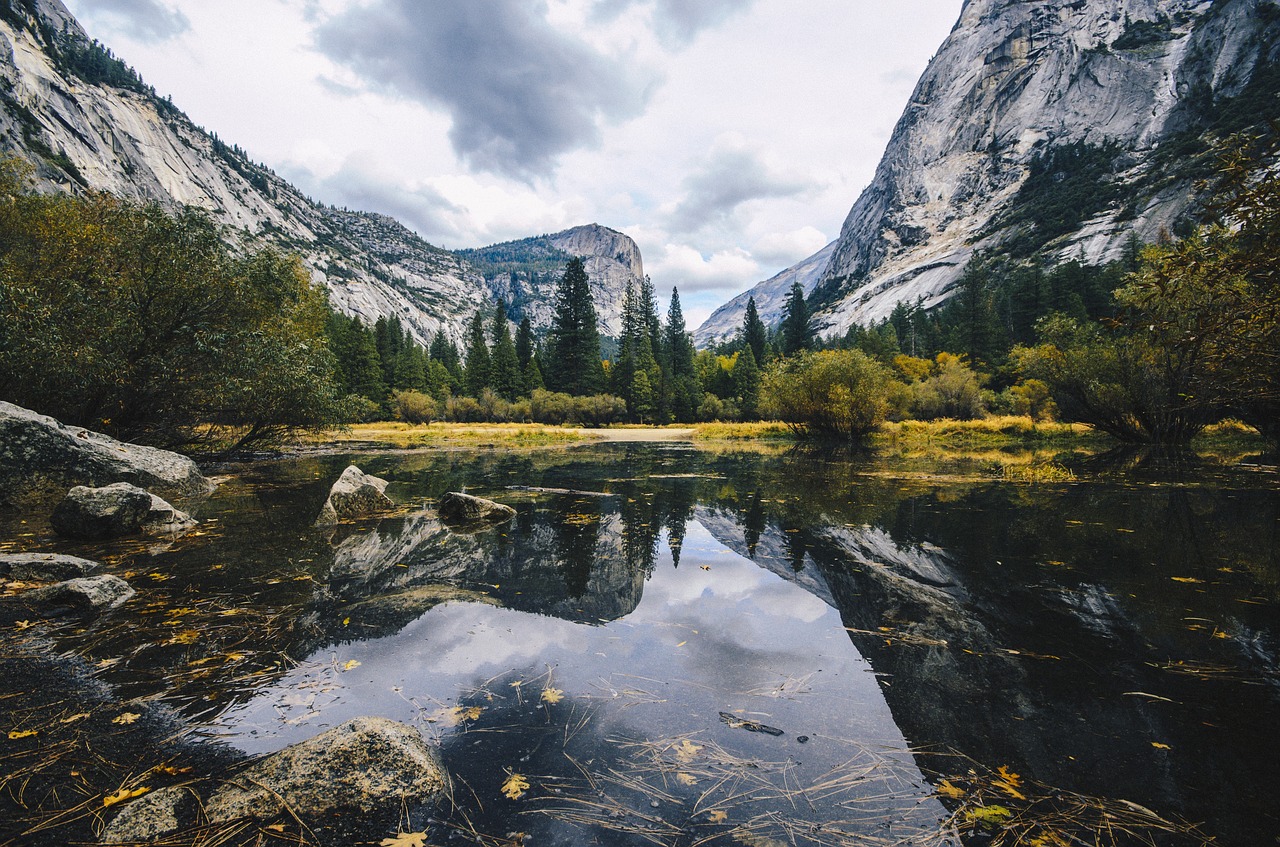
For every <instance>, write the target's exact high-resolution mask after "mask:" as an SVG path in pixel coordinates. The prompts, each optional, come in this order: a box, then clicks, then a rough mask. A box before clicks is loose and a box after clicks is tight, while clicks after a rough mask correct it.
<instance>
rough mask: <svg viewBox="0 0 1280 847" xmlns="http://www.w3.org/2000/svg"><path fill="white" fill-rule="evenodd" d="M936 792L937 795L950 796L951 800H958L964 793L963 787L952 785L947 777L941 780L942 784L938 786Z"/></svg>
mask: <svg viewBox="0 0 1280 847" xmlns="http://www.w3.org/2000/svg"><path fill="white" fill-rule="evenodd" d="M937 793H938V796H939V797H950V798H951V799H953V800H958V799H960V798H961V797H963V796H964V795H965V794H966V792H965V790H964V789H963V788H960V787H959V786H956V785H952V784H951V780H949V779H944V780H942V784H941V785H939V786H938V792H937Z"/></svg>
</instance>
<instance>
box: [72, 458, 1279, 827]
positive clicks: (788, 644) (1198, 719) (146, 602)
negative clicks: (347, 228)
mask: <svg viewBox="0 0 1280 847" xmlns="http://www.w3.org/2000/svg"><path fill="white" fill-rule="evenodd" d="M351 462H355V463H357V464H359V465H360V467H361V468H363V469H364V470H365V471H367V472H369V473H373V474H375V475H377V476H381V477H383V478H385V479H388V480H390V481H391V486H390V487H389V489H388V494H389V495H391V496H392V498H393V499H394V500H396V501H397V502H399V503H403V504H406V505H405V508H404V509H403V511H402V513H400V514H397V515H395V516H393V517H388V518H383V519H381V520H379V521H374V522H370V523H365V524H359V525H353V526H346V527H343V528H342V529H340V530H339V531H338V532H337V533H332V532H321V531H319V530H316V529H313V528H312V527H311V522H312V521H313V520H314V518H315V515H316V514H317V513H318V511H319V508H320V505H321V503H322V502H323V500H324V497H325V495H326V493H327V490H328V487H329V485H330V484H331V483H332V481H333V480H334V479H335V478H336V477H337V476H338V474H339V473H341V471H342V469H343V468H344V467H345V466H346V465H347V464H348V463H351ZM1273 470H1274V469H1273ZM450 490H465V491H467V492H468V493H472V494H477V495H480V496H484V497H490V498H492V499H496V500H499V501H501V502H504V503H508V504H510V505H512V506H514V507H515V508H516V509H517V516H516V518H515V519H514V520H512V521H510V522H508V523H506V524H503V525H500V526H498V527H495V528H490V529H486V530H481V531H475V532H458V531H454V530H451V529H449V528H448V527H445V526H443V525H442V524H441V523H440V522H439V521H438V520H437V519H436V517H435V513H434V512H433V511H431V509H430V508H429V507H430V504H431V502H432V500H433V499H434V498H435V497H438V496H439V495H440V494H442V493H444V492H445V491H450ZM197 514H198V516H199V517H200V518H201V519H202V520H203V521H204V523H203V524H202V528H201V530H200V533H199V534H193V535H191V536H189V537H187V538H184V539H182V540H179V541H178V542H176V543H174V544H173V545H172V546H164V545H161V546H157V547H151V548H127V547H119V548H113V549H109V550H106V551H97V553H98V555H97V556H96V557H97V558H106V559H107V560H108V562H109V563H110V565H111V567H112V568H113V569H114V570H115V571H116V572H120V573H123V574H125V575H127V576H128V577H129V578H130V581H131V582H132V583H133V584H134V585H135V587H136V588H138V591H139V594H138V597H137V598H135V599H134V600H133V601H131V603H130V604H129V606H127V607H126V608H125V609H124V610H123V611H122V612H121V613H119V614H120V617H121V620H122V621H123V622H127V625H121V626H117V627H114V628H112V627H110V626H108V627H105V628H102V629H97V630H93V631H91V632H90V633H87V634H80V635H78V636H67V638H68V646H69V648H70V649H78V650H82V651H84V652H85V653H86V654H87V655H89V657H90V658H91V659H99V660H102V659H105V660H106V661H108V662H113V664H112V665H111V667H110V670H109V671H108V672H106V673H105V674H104V678H105V679H108V681H111V682H113V683H114V684H116V685H117V686H119V687H120V689H121V691H122V692H124V693H125V694H127V695H129V696H148V697H154V696H158V697H161V698H164V699H165V700H166V701H167V702H169V703H171V704H172V705H173V706H174V708H175V709H177V710H178V711H179V712H180V713H182V714H183V715H184V716H185V717H186V719H187V720H188V721H190V722H191V723H192V724H193V725H194V726H196V727H197V730H198V732H199V733H200V734H201V735H203V736H205V737H207V738H209V739H210V740H214V741H217V742H219V743H224V744H229V745H232V746H234V747H236V748H238V749H240V750H242V751H245V752H248V753H265V752H270V751H273V750H276V749H279V748H281V747H283V746H286V745H288V744H291V743H294V742H297V741H301V740H304V739H306V738H309V737H311V736H313V735H315V734H316V733H318V732H320V731H323V730H324V729H326V728H328V727H331V726H335V725H337V724H339V723H341V722H343V721H345V720H347V719H349V718H352V717H355V716H359V715H382V716H386V717H390V718H393V719H396V720H400V721H405V722H408V723H411V724H413V725H415V726H417V727H418V728H419V729H421V730H422V732H423V733H424V734H425V735H427V736H429V737H431V738H434V739H436V740H437V741H438V742H439V743H440V744H441V745H442V750H443V755H444V759H445V762H446V765H447V766H448V767H449V770H450V772H451V773H452V774H453V777H454V782H455V790H454V796H453V800H452V803H451V804H450V805H449V808H446V809H438V810H435V811H434V812H432V811H430V810H417V811H414V810H406V814H407V815H408V818H407V819H406V820H405V821H404V822H403V823H405V824H408V825H412V826H414V827H420V828H423V829H425V830H427V832H428V834H429V836H430V838H431V841H430V843H466V842H475V841H478V840H482V839H487V840H484V843H500V842H501V840H502V839H507V841H506V842H504V843H511V840H512V839H516V838H517V834H519V836H520V837H522V838H523V839H524V841H525V842H527V843H529V844H566V845H568V844H593V843H599V844H672V845H676V844H680V845H698V844H715V843H721V844H746V845H749V847H758V846H759V845H767V847H774V845H779V844H822V845H844V844H898V843H914V844H942V843H945V842H946V841H947V839H948V838H954V836H955V834H956V832H957V831H958V832H959V833H960V835H961V836H962V837H963V839H964V840H965V841H968V842H971V843H985V842H987V841H988V840H990V839H991V838H992V837H993V836H996V835H999V834H1000V833H1001V832H1002V831H1004V832H1005V833H1006V838H1007V839H1009V840H1008V843H1012V838H1013V836H1012V834H1013V833H1016V834H1017V835H1018V837H1022V838H1024V843H1038V844H1048V845H1052V844H1059V843H1060V844H1067V843H1071V841H1070V839H1071V838H1072V837H1076V838H1082V839H1084V840H1085V841H1086V842H1087V843H1094V842H1095V840H1096V841H1098V842H1099V843H1130V842H1132V843H1143V842H1144V841H1145V842H1148V843H1155V844H1184V843H1185V844H1198V843H1204V841H1205V840H1206V839H1209V838H1215V839H1217V843H1219V844H1224V845H1231V844H1241V845H1245V844H1266V845H1271V844H1276V843H1277V839H1278V838H1280V810H1278V808H1277V800H1280V790H1277V789H1276V787H1275V780H1276V771H1277V766H1278V765H1280V733H1277V732H1276V730H1275V727H1276V726H1278V725H1280V668H1278V667H1277V656H1280V552H1278V549H1280V543H1278V542H1280V481H1278V480H1277V478H1276V475H1275V474H1274V472H1267V471H1266V469H1265V468H1261V467H1252V468H1250V467H1244V468H1241V469H1238V470H1231V471H1223V470H1207V469H1203V468H1197V467H1194V466H1192V467H1186V466H1177V467H1172V468H1171V467H1169V466H1167V465H1164V464H1156V465H1153V466H1142V465H1139V466H1136V467H1132V466H1131V467H1128V468H1126V469H1124V470H1120V471H1117V470H1111V469H1108V468H1105V467H1081V468H1080V469H1079V473H1078V481H1076V482H1074V483H1069V484H1055V485H1037V486H1025V485H1015V484H1010V483H1006V482H995V481H988V480H984V479H982V478H981V477H975V476H973V475H966V476H963V477H957V476H950V477H949V476H945V475H944V476H937V475H932V476H931V475H922V474H918V473H905V472H903V471H902V469H901V468H897V467H895V466H894V464H893V462H892V461H889V460H880V459H871V458H866V457H848V456H831V455H823V454H811V453H796V452H788V453H777V454H768V453H759V452H752V451H740V452H739V451H709V450H699V449H694V448H692V447H689V446H687V445H674V444H636V445H622V444H615V445H599V446H588V447H581V448H573V449H569V450H552V451H534V452H525V453H518V454H511V453H505V454H495V453H462V452H455V453H434V452H433V453H427V452H419V453H401V454H395V455H385V454H384V455H369V456H326V457H322V458H314V457H312V458H305V459H294V460H288V461H282V462H271V463H264V464H259V465H254V466H246V467H241V468H236V469H233V473H232V474H231V475H230V476H229V477H228V479H226V480H225V481H224V483H223V485H222V486H221V488H220V489H219V491H218V492H217V493H216V494H215V495H214V496H213V497H212V498H210V499H209V500H208V501H207V502H205V503H203V504H201V505H200V506H199V507H198V509H197ZM67 551H68V552H75V551H74V550H72V549H70V548H68V550H67ZM80 552H81V553H82V554H87V553H86V552H85V551H83V550H82V551H80ZM77 638H79V639H80V640H79V641H78V642H77V640H76V639H77ZM514 777H520V780H516V781H514V782H513V778H514ZM504 788H505V789H507V790H506V793H504ZM510 795H517V796H510ZM432 815H434V816H432ZM1002 827H1007V828H1008V829H1004V830H1002ZM394 832H395V829H394V828H392V829H391V830H389V831H379V832H377V833H370V834H369V835H370V841H371V843H377V841H378V839H379V838H381V837H383V836H385V835H387V834H389V833H390V834H394ZM494 839H496V840H494ZM1037 839H1039V840H1037ZM1055 839H1058V840H1055Z"/></svg>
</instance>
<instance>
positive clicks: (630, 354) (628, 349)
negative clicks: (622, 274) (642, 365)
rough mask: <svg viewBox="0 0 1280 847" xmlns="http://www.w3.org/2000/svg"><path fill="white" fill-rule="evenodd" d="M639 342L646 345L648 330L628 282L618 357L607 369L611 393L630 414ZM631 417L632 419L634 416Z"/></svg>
mask: <svg viewBox="0 0 1280 847" xmlns="http://www.w3.org/2000/svg"><path fill="white" fill-rule="evenodd" d="M640 340H643V341H644V342H645V343H646V344H647V343H648V340H649V333H648V328H647V326H645V325H644V324H643V322H642V319H641V316H640V300H639V298H638V297H637V296H636V288H635V286H634V285H633V284H631V283H630V282H628V283H627V291H626V293H625V294H624V295H623V296H622V333H621V335H619V337H618V355H617V357H616V359H615V361H614V362H613V367H611V368H610V369H609V380H610V382H611V383H612V388H613V393H614V394H616V395H617V396H619V397H621V398H622V400H623V402H625V403H626V404H627V411H628V412H632V405H633V403H632V397H631V383H632V381H633V380H634V379H635V376H636V345H637V344H638V342H639V341H640ZM632 417H633V419H634V414H633V415H632Z"/></svg>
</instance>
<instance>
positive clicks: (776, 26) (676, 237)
mask: <svg viewBox="0 0 1280 847" xmlns="http://www.w3.org/2000/svg"><path fill="white" fill-rule="evenodd" d="M65 2H66V4H67V6H68V7H69V8H70V9H71V11H72V12H73V13H75V15H76V16H77V17H78V18H79V19H80V21H81V23H83V24H84V25H85V27H86V28H87V29H88V30H89V32H90V34H91V35H92V36H94V37H96V38H98V39H100V40H102V41H103V42H105V43H106V44H107V45H108V46H110V47H111V48H112V49H113V50H114V51H115V53H116V54H117V55H119V56H120V57H121V58H123V59H124V60H125V61H127V62H129V63H130V64H131V65H133V66H134V67H135V68H137V69H138V71H139V72H140V73H141V74H142V76H143V78H144V79H145V80H146V81H147V82H148V83H150V84H151V85H153V86H155V88H156V90H157V91H158V92H159V93H160V94H162V95H164V94H168V95H171V96H172V97H173V100H174V102H175V104H176V105H178V106H179V107H180V108H181V109H183V110H184V111H186V112H187V114H188V115H190V116H191V118H192V119H193V120H195V121H196V123H198V124H200V125H201V126H203V127H205V128H206V129H208V130H211V131H213V132H216V133H217V134H218V135H219V137H221V138H222V139H223V140H224V141H227V142H228V143H235V144H239V145H240V146H241V147H243V148H244V149H246V150H247V151H248V152H249V154H250V156H252V157H253V158H254V159H255V160H258V161H261V162H264V163H266V164H267V165H269V166H270V167H272V168H273V169H275V170H276V171H277V172H278V173H280V174H281V175H282V176H284V177H286V178H287V179H289V180H291V181H293V182H294V183H295V184H297V185H298V186H299V187H300V188H301V189H302V190H304V191H305V192H307V193H308V194H310V195H311V196H312V197H314V198H315V199H317V200H321V201H323V202H327V203H331V204H335V205H341V206H349V207H351V208H358V209H366V210H370V211H378V212H385V213H388V214H391V215H395V216H396V217H398V218H400V219H401V220H402V221H403V222H404V223H406V224H407V225H408V226H410V227H412V228H413V229H415V230H417V231H418V232H419V233H420V234H421V235H423V236H424V237H425V238H426V239H427V240H429V241H431V242H432V243H435V244H439V245H441V246H444V247H449V248H461V247H476V246H481V245H484V244H491V243H494V242H498V241H505V240H510V239H515V238H523V237H526V236H529V235H537V234H541V233H550V232H556V231H559V230H562V229H566V228H568V227H571V226H576V225H578V224H583V223H591V222H596V223H601V224H604V225H606V226H610V227H613V228H614V229H618V230H621V231H623V232H625V233H627V234H628V235H630V236H631V237H633V238H634V239H635V240H636V241H637V242H638V243H639V245H640V249H641V252H642V254H643V256H644V260H645V270H646V272H648V273H649V275H650V276H651V277H652V278H653V281H654V284H655V286H656V287H657V288H658V290H659V291H669V290H670V288H671V287H672V286H677V287H679V289H680V293H681V300H682V301H683V304H684V306H685V314H686V317H687V318H688V319H689V323H690V325H691V327H692V326H696V325H697V324H698V323H700V322H701V320H702V319H703V318H705V317H706V316H707V315H708V314H709V313H710V312H711V310H712V309H713V308H715V306H717V305H719V304H720V303H722V302H724V301H725V300H727V299H728V298H729V297H731V296H733V295H734V294H736V293H737V292H739V291H741V290H743V289H745V288H747V287H749V286H750V285H752V284H754V283H756V282H758V281H760V280H761V279H765V278H767V277H769V276H772V275H773V274H774V273H776V272H777V271H779V270H782V269H783V268H785V267H787V266H789V265H791V264H794V263H795V262H796V261H798V260H800V259H803V258H805V257H806V256H808V255H810V254H812V253H814V252H816V251H817V250H818V249H820V248H821V247H822V246H823V245H825V244H826V243H827V242H828V241H830V240H832V239H834V238H835V237H836V236H837V235H838V234H839V231H840V224H841V223H842V222H843V220H844V216H845V215H846V214H847V213H848V211H849V207H850V206H851V205H852V204H853V201H854V200H855V199H857V196H858V193H859V192H860V191H861V190H862V188H863V187H864V186H865V185H866V184H867V182H868V181H869V180H870V178H871V175H872V172H873V171H874V169H875V165H876V163H877V162H878V161H879V158H880V154H881V152H882V151H883V149H884V145H885V143H886V142H887V141H888V138H889V134H890V133H891V132H892V130H893V125H894V123H895V122H896V121H897V119H898V116H899V115H900V114H901V112H902V109H903V107H904V106H905V105H906V102H907V99H908V97H909V96H910V93H911V89H912V87H913V86H914V84H915V81H916V79H917V78H918V77H919V75H920V73H921V72H922V71H923V70H924V67H925V64H926V63H927V62H928V60H929V58H930V56H932V55H933V53H934V51H935V50H936V49H937V47H938V46H939V45H940V44H941V43H942V39H943V38H945V37H946V34H947V32H948V31H949V30H950V29H951V26H952V24H953V23H954V22H955V20H956V18H957V17H958V16H959V12H960V6H961V0H893V2H886V1H885V0H216V2H210V0H65Z"/></svg>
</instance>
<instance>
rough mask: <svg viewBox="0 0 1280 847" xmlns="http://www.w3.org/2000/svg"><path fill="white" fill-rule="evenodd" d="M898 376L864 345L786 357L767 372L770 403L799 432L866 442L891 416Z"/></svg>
mask: <svg viewBox="0 0 1280 847" xmlns="http://www.w3.org/2000/svg"><path fill="white" fill-rule="evenodd" d="M893 382H894V380H893V377H892V375H891V373H890V371H889V369H888V368H886V367H885V366H884V365H882V364H880V363H879V362H877V361H875V360H874V359H872V358H871V357H869V356H867V355H866V354H865V353H863V352H862V351H860V350H824V351H822V352H820V353H805V354H803V355H800V356H797V357H795V358H792V359H784V360H782V361H780V362H778V363H777V364H776V365H775V366H774V367H772V368H771V369H770V370H769V372H768V373H767V374H766V375H765V379H764V383H763V392H762V393H763V396H764V401H765V408H766V409H767V410H768V411H769V413H771V414H772V415H774V416H775V417H777V419H778V420H781V421H784V422H785V423H787V424H789V425H790V426H791V427H792V428H793V429H794V430H796V431H797V432H803V433H806V434H810V435H818V436H822V437H827V438H838V439H841V440H844V441H851V442H856V441H862V440H863V439H865V438H866V437H867V436H868V435H869V434H870V433H871V432H872V431H874V430H875V429H876V427H878V426H879V425H880V424H881V423H882V422H883V421H884V419H885V415H886V413H887V412H888V410H889V393H890V388H891V386H892V384H893Z"/></svg>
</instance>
